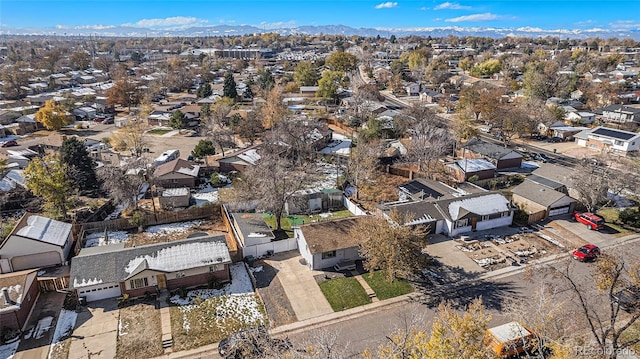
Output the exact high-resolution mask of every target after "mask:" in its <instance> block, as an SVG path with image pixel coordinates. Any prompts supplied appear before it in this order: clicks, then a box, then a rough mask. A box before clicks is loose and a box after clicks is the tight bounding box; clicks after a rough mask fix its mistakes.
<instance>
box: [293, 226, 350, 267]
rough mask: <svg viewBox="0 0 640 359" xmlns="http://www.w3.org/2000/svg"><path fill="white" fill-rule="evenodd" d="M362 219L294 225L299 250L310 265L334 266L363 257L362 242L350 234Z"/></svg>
mask: <svg viewBox="0 0 640 359" xmlns="http://www.w3.org/2000/svg"><path fill="white" fill-rule="evenodd" d="M358 220H359V219H358V218H357V217H356V218H344V219H338V220H335V221H326V222H317V223H310V224H303V225H301V226H299V227H296V228H294V237H295V238H296V241H297V243H298V250H299V251H300V254H302V257H303V258H304V259H305V261H306V263H307V266H308V267H309V268H310V269H313V270H318V269H322V268H329V267H333V266H334V265H335V264H337V263H339V262H344V261H350V260H356V259H361V258H360V254H359V245H358V243H357V242H356V240H355V239H354V238H353V236H352V235H351V234H350V231H351V229H352V228H353V226H354V225H355V224H356V223H357V221H358Z"/></svg>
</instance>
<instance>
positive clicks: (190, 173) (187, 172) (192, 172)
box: [176, 165, 200, 177]
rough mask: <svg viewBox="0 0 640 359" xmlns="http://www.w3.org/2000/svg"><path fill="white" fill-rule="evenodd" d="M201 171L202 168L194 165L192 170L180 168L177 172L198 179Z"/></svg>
mask: <svg viewBox="0 0 640 359" xmlns="http://www.w3.org/2000/svg"><path fill="white" fill-rule="evenodd" d="M199 171H200V166H198V165H194V166H192V167H191V168H189V167H180V168H178V170H177V171H176V172H178V173H182V174H185V175H188V176H193V177H198V172H199Z"/></svg>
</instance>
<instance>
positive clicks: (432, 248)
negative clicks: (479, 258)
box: [426, 234, 485, 273]
mask: <svg viewBox="0 0 640 359" xmlns="http://www.w3.org/2000/svg"><path fill="white" fill-rule="evenodd" d="M458 244H459V243H457V242H456V241H454V240H453V239H451V238H449V237H447V236H444V235H441V234H433V235H431V236H430V238H429V245H427V248H426V251H427V253H429V255H430V256H432V257H434V258H436V259H437V260H438V261H439V262H440V263H442V264H444V265H445V266H448V267H451V268H460V269H461V270H462V271H463V272H466V273H481V272H485V269H484V268H482V267H480V266H479V265H478V263H476V262H475V261H474V260H473V259H471V258H469V257H468V256H467V255H466V254H465V253H464V252H463V251H461V250H459V249H458V248H456V245H458Z"/></svg>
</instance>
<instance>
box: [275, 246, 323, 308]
mask: <svg viewBox="0 0 640 359" xmlns="http://www.w3.org/2000/svg"><path fill="white" fill-rule="evenodd" d="M301 260H302V256H301V255H299V254H298V252H297V251H289V252H284V253H277V254H276V255H274V256H273V257H271V258H267V259H265V260H264V261H265V263H267V264H269V265H270V266H272V267H273V268H275V269H276V270H277V271H278V273H277V274H276V276H277V277H278V279H280V283H281V284H282V287H283V288H284V291H285V293H286V294H287V297H288V298H289V302H290V303H291V307H292V308H293V311H294V312H295V313H296V317H297V318H298V320H305V319H309V318H314V317H318V316H321V315H325V314H330V313H333V309H331V305H329V302H327V299H326V298H325V297H324V294H322V291H320V287H319V286H318V284H317V283H316V280H315V279H314V278H313V277H314V275H317V274H321V273H322V272H318V271H312V270H310V269H309V268H308V267H307V266H306V265H303V264H302V263H301Z"/></svg>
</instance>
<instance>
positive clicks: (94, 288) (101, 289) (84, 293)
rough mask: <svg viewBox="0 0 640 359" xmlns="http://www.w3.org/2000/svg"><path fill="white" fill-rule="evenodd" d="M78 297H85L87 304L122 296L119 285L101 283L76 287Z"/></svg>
mask: <svg viewBox="0 0 640 359" xmlns="http://www.w3.org/2000/svg"><path fill="white" fill-rule="evenodd" d="M76 288H77V289H76V290H77V291H78V297H84V298H85V299H86V300H87V302H94V301H96V300H101V299H108V298H116V297H119V296H120V295H121V292H120V286H119V285H118V283H101V284H96V285H91V286H85V287H79V288H78V287H76Z"/></svg>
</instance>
